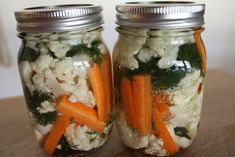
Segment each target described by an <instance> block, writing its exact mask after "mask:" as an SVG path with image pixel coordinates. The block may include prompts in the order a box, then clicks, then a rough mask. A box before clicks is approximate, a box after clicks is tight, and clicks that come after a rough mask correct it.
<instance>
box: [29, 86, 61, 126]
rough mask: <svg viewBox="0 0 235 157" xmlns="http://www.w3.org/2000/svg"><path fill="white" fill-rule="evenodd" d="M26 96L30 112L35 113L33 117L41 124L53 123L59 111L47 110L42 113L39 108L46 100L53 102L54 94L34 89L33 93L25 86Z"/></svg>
mask: <svg viewBox="0 0 235 157" xmlns="http://www.w3.org/2000/svg"><path fill="white" fill-rule="evenodd" d="M25 96H26V102H27V106H28V108H29V110H30V112H31V113H32V114H33V117H34V118H35V120H36V121H37V123H39V124H41V125H44V126H45V125H47V124H52V123H53V122H54V121H55V119H56V116H57V112H56V111H53V112H47V113H40V112H39V111H38V110H37V108H41V103H42V102H44V101H49V102H53V100H52V96H51V95H50V94H49V93H45V92H42V91H38V90H34V91H33V93H32V95H31V94H30V92H29V90H28V88H25Z"/></svg>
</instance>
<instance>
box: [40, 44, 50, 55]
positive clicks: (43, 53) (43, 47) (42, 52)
mask: <svg viewBox="0 0 235 157" xmlns="http://www.w3.org/2000/svg"><path fill="white" fill-rule="evenodd" d="M39 51H40V54H41V55H46V54H48V53H49V50H48V48H47V47H46V46H45V45H44V44H42V43H40V50H39Z"/></svg>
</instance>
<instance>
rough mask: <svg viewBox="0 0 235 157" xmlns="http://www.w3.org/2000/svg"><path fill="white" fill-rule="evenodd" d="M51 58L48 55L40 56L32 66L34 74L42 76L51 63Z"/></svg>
mask: <svg viewBox="0 0 235 157" xmlns="http://www.w3.org/2000/svg"><path fill="white" fill-rule="evenodd" d="M52 60H53V58H52V57H51V56H50V55H40V56H39V57H38V58H37V59H36V60H35V62H34V63H32V65H33V70H34V71H36V73H39V74H42V73H43V72H44V70H45V69H47V68H49V66H50V63H51V62H52Z"/></svg>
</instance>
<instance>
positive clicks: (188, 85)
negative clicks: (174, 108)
mask: <svg viewBox="0 0 235 157" xmlns="http://www.w3.org/2000/svg"><path fill="white" fill-rule="evenodd" d="M200 75H201V72H200V70H194V71H193V72H192V73H188V74H187V75H186V76H185V78H183V79H182V80H181V81H180V83H179V84H178V89H177V90H176V91H174V92H173V93H172V94H173V100H172V101H173V103H174V104H176V105H181V106H185V105H187V104H188V103H189V102H190V101H191V99H192V98H193V96H194V95H195V94H197V93H196V92H197V88H198V86H199V84H200V83H201V82H202V77H201V76H200Z"/></svg>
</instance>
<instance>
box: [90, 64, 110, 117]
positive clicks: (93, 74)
mask: <svg viewBox="0 0 235 157" xmlns="http://www.w3.org/2000/svg"><path fill="white" fill-rule="evenodd" d="M88 76H89V79H90V81H91V86H92V89H93V92H94V96H95V100H96V104H97V109H98V117H99V120H100V121H105V120H106V106H105V103H106V101H105V88H104V82H103V77H102V73H101V69H100V67H99V65H98V64H94V65H93V66H92V67H91V68H90V69H89V71H88Z"/></svg>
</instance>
